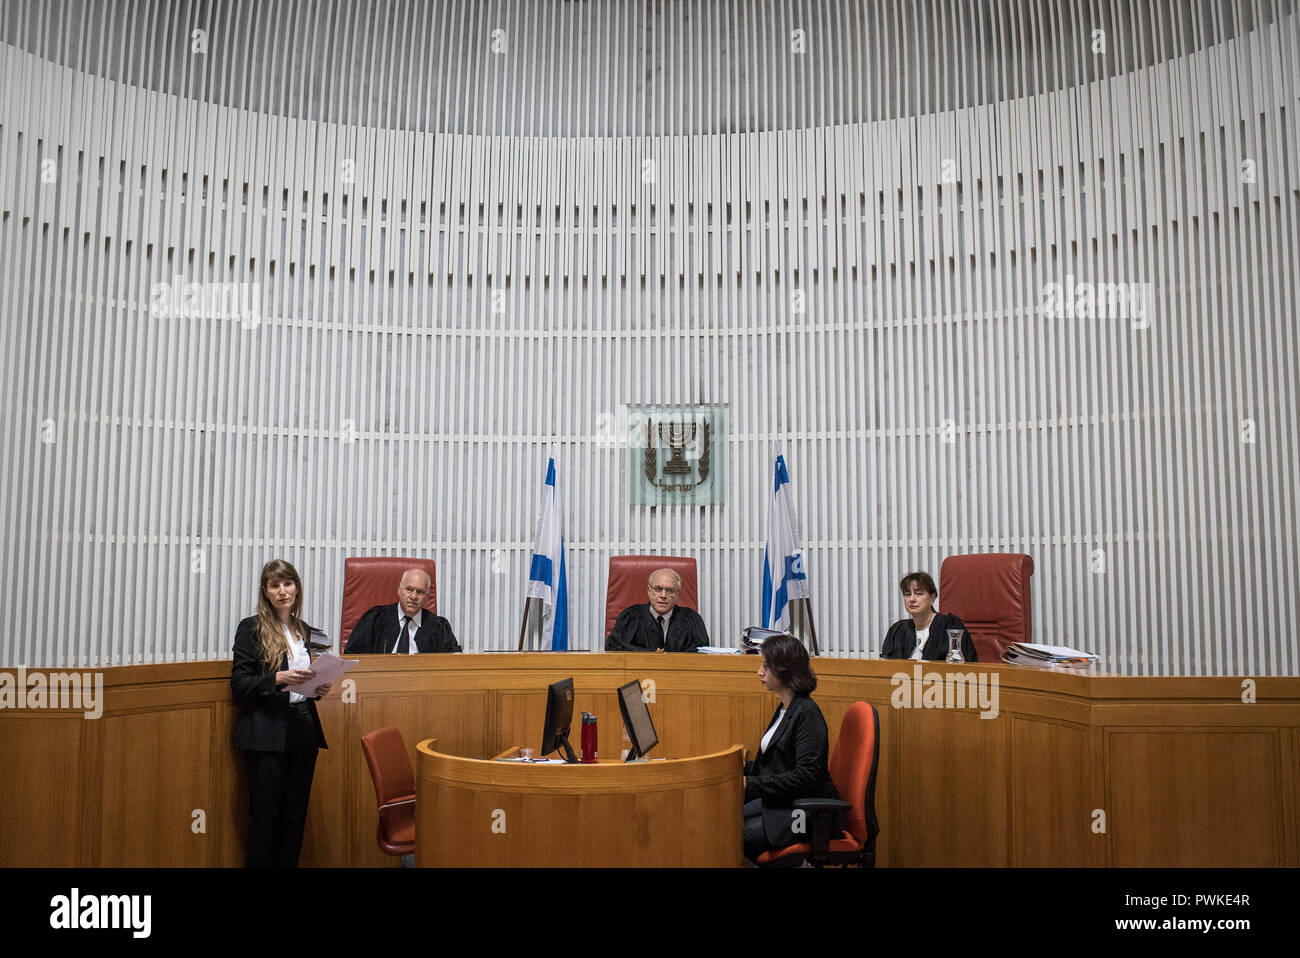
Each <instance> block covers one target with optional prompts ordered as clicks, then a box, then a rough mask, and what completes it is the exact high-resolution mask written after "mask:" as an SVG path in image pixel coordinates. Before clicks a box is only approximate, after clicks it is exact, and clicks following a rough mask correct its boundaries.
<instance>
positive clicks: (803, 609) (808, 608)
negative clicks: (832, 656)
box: [790, 599, 821, 655]
mask: <svg viewBox="0 0 1300 958" xmlns="http://www.w3.org/2000/svg"><path fill="white" fill-rule="evenodd" d="M795 603H798V605H795ZM790 604H791V605H792V606H794V608H797V609H798V610H799V619H800V624H801V625H802V624H803V619H804V616H807V622H808V630H807V631H808V640H809V642H808V651H810V652H811V653H812V654H813V655H821V652H820V650H819V649H818V648H817V626H816V624H815V623H814V622H813V611H812V599H791V600H790ZM794 608H792V609H791V610H790V611H791V613H793V612H794ZM791 618H792V619H793V615H792V616H791ZM792 624H793V623H792Z"/></svg>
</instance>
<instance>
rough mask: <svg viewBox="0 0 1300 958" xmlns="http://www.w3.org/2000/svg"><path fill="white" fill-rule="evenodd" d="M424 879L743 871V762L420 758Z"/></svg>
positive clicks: (718, 758) (721, 757)
mask: <svg viewBox="0 0 1300 958" xmlns="http://www.w3.org/2000/svg"><path fill="white" fill-rule="evenodd" d="M417 761H418V764H417V776H418V779H417V789H418V797H417V800H416V864H417V865H420V866H422V867H428V866H437V867H452V868H457V867H459V868H463V867H467V866H486V867H493V866H495V867H502V866H506V867H521V866H522V867H533V868H536V867H577V866H596V867H605V868H613V867H642V868H648V867H690V866H704V867H709V866H713V867H717V866H720V865H739V864H740V863H741V840H740V839H741V836H740V808H741V804H742V800H743V791H742V788H741V779H740V771H741V756H740V751H739V749H738V748H735V747H733V748H731V749H729V750H727V751H723V752H719V753H715V754H712V755H705V756H699V757H696V758H687V759H671V760H668V761H662V762H659V761H654V762H637V763H634V764H623V763H619V762H613V761H605V762H601V763H599V764H593V765H567V766H562V767H556V766H540V765H520V764H515V763H510V762H492V761H478V760H474V759H465V758H460V757H456V756H448V755H442V754H440V753H437V752H433V751H429V750H428V749H427V748H423V747H422V748H421V751H420V755H419V758H418V760H417Z"/></svg>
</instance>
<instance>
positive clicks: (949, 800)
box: [0, 653, 1300, 867]
mask: <svg viewBox="0 0 1300 958" xmlns="http://www.w3.org/2000/svg"><path fill="white" fill-rule="evenodd" d="M363 660H364V661H363V663H362V664H361V665H360V666H359V667H358V668H357V669H356V670H354V671H353V672H352V673H350V676H349V677H350V678H352V679H354V680H355V688H354V693H355V694H354V698H353V700H352V701H348V702H345V701H343V700H342V699H341V698H340V693H339V690H338V689H336V690H335V691H334V692H332V693H331V695H330V696H329V698H328V699H327V700H326V701H325V702H323V703H321V707H320V713H321V719H322V721H323V723H324V726H325V736H326V738H327V739H328V741H329V743H330V748H329V750H328V751H324V752H322V753H321V755H320V761H319V763H318V764H317V767H316V779H315V784H314V786H313V788H312V799H311V814H310V819H309V821H308V827H307V836H306V840H305V843H304V849H303V864H305V865H353V866H371V865H375V866H390V867H391V866H393V865H394V864H395V861H394V860H393V859H389V858H387V857H386V856H384V855H383V854H381V853H380V852H379V850H378V848H377V847H376V845H375V808H374V792H373V791H372V788H371V784H370V778H369V775H368V773H367V771H366V765H365V760H364V758H363V757H362V754H361V746H360V741H359V739H360V736H361V734H362V733H363V732H366V731H369V730H371V729H375V728H379V727H381V726H384V725H395V726H397V727H398V728H399V729H401V731H402V734H403V736H405V738H406V744H407V748H408V749H409V750H410V752H411V755H412V764H413V765H414V764H415V748H416V744H417V743H418V742H420V741H421V740H423V739H427V738H430V737H435V738H436V739H437V748H438V750H439V751H440V752H443V753H446V754H448V755H453V756H464V757H469V758H490V757H491V756H493V755H496V754H497V753H499V752H500V751H502V750H503V749H506V748H509V747H510V746H513V745H519V744H528V745H532V746H533V747H536V746H537V745H540V740H541V733H542V728H541V726H542V717H543V713H544V710H545V689H546V686H547V684H549V683H550V682H553V681H555V680H557V679H560V678H564V677H567V676H572V677H573V681H574V686H575V689H576V692H577V696H576V701H575V703H574V706H575V716H576V715H577V713H578V712H579V711H582V710H585V711H588V712H594V713H595V714H596V715H597V716H598V717H599V720H600V744H601V752H602V755H603V756H605V757H606V758H609V757H617V755H618V750H619V747H620V745H621V739H622V724H621V722H620V719H619V710H618V704H617V701H616V699H615V689H616V688H618V686H619V685H622V684H623V683H625V682H627V681H629V680H631V679H647V680H650V681H651V682H652V683H653V686H649V687H648V689H650V690H652V694H653V701H652V702H651V703H650V709H651V714H652V715H653V717H654V721H655V724H656V726H657V728H658V730H659V735H660V739H661V744H660V746H659V748H658V749H656V750H655V752H654V754H655V755H657V756H666V757H672V758H687V757H693V756H704V755H708V754H710V753H715V752H720V751H724V750H726V749H728V748H729V747H730V746H732V745H733V744H743V745H744V746H745V747H746V748H748V749H749V750H750V751H751V752H752V751H753V750H754V749H755V748H756V747H757V745H758V739H759V736H760V734H761V733H762V731H763V729H764V727H765V726H766V723H767V720H768V719H769V717H770V716H771V713H772V709H773V707H774V705H775V701H776V700H775V697H774V696H772V695H770V694H769V693H767V692H765V691H763V689H762V688H761V687H760V686H759V684H758V679H757V677H756V676H755V674H754V673H755V670H756V669H757V666H758V662H757V659H756V658H755V657H754V656H706V655H652V654H640V655H638V654H628V653H618V654H613V653H604V654H587V653H565V654H546V653H520V654H484V655H421V656H409V657H398V656H373V657H370V656H366V657H363ZM814 667H815V669H816V671H817V675H818V678H819V679H820V683H821V684H820V686H819V687H818V689H817V692H816V696H815V698H816V700H817V702H818V703H819V704H820V705H821V708H822V711H823V712H824V713H825V714H826V719H827V722H828V724H829V725H830V728H831V740H832V745H833V743H834V739H835V735H836V733H837V732H838V729H839V723H840V719H841V717H842V716H843V714H844V710H845V709H846V708H847V706H848V705H849V704H850V703H851V702H854V701H857V700H859V699H863V700H866V701H868V702H872V703H873V704H875V706H876V708H877V709H878V710H879V712H880V741H881V747H880V777H879V784H878V788H877V792H876V807H877V810H878V813H879V816H880V824H881V835H880V844H879V864H880V865H881V866H889V865H976V866H979V865H1032V866H1037V865H1115V866H1145V865H1216V866H1233V865H1279V866H1281V865H1289V866H1296V865H1300V841H1298V839H1297V814H1296V813H1297V805H1298V804H1300V802H1298V801H1297V798H1298V793H1300V678H1260V679H1256V680H1254V683H1253V685H1254V688H1253V690H1251V689H1246V690H1245V691H1246V692H1247V693H1248V694H1246V695H1244V696H1243V691H1244V690H1243V679H1241V678H1227V677H1224V678H1208V677H1207V678H1143V677H1126V676H1121V675H1100V674H1097V675H1093V674H1087V673H1084V674H1072V673H1051V672H1040V671H1036V670H1031V669H1020V668H1016V667H1013V666H1006V665H969V666H946V665H944V664H942V663H925V664H924V669H923V673H922V678H923V684H922V686H921V687H920V688H915V689H914V688H913V684H912V683H913V668H914V663H911V662H893V661H888V662H887V661H881V660H867V659H829V658H821V659H815V660H814ZM8 671H10V672H11V673H12V672H13V671H14V670H13V669H9V670H8ZM32 671H35V670H32ZM948 672H959V673H962V674H966V675H973V676H974V677H975V678H976V679H980V678H981V676H982V677H983V681H984V682H985V685H984V689H985V691H986V693H988V692H990V691H991V689H992V684H991V683H992V680H993V677H994V676H996V678H997V706H998V715H997V717H996V718H991V719H984V718H981V717H980V711H979V708H978V705H979V703H978V702H976V703H975V704H976V707H975V708H971V707H967V708H960V709H959V708H927V707H925V705H926V697H925V694H924V693H925V692H926V689H927V686H926V685H925V684H924V683H925V679H926V677H929V676H933V675H934V674H936V673H937V674H939V675H944V674H946V673H948ZM899 673H902V674H903V675H905V676H907V678H908V684H907V685H906V686H904V685H903V684H901V683H900V682H898V681H897V680H895V679H894V678H893V677H894V676H896V675H897V674H899ZM29 674H30V673H29ZM103 676H104V684H105V701H104V703H103V704H104V714H103V716H102V717H101V718H99V719H96V720H87V719H85V718H83V717H82V715H81V713H80V712H79V711H76V712H74V711H67V712H60V711H51V710H21V709H18V710H16V709H9V708H6V709H3V710H0V822H3V823H4V825H3V828H2V829H0V865H3V866H13V865H87V866H94V865H103V866H110V865H168V866H171V865H238V864H241V863H242V841H243V836H244V822H245V817H246V806H247V797H246V794H247V793H246V788H245V783H244V780H243V772H242V765H241V763H240V761H239V756H238V753H237V752H235V751H234V750H233V749H232V748H231V745H230V741H231V735H232V731H233V729H234V723H235V719H236V714H237V707H236V706H235V705H234V703H233V702H232V701H231V696H230V681H229V679H230V663H229V662H198V663H182V664H174V665H143V666H131V667H125V668H114V669H106V670H103ZM904 687H906V688H907V690H908V694H909V696H911V695H912V693H913V691H915V692H916V693H919V694H916V695H915V696H913V697H914V698H915V699H916V700H917V701H914V702H913V703H912V705H913V706H920V707H909V708H893V707H891V696H893V697H901V696H902V694H903V693H902V689H903V688H904ZM929 689H930V699H929V701H930V702H931V703H933V701H934V695H935V693H934V690H933V682H931V683H930V685H929ZM954 691H955V687H954ZM963 691H964V689H963ZM1243 697H1244V698H1246V699H1250V698H1252V697H1253V699H1254V701H1243ZM574 738H575V745H576V744H577V726H576V723H575V728H574Z"/></svg>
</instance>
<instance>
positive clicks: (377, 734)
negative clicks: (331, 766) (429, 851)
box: [361, 728, 415, 856]
mask: <svg viewBox="0 0 1300 958" xmlns="http://www.w3.org/2000/svg"><path fill="white" fill-rule="evenodd" d="M361 750H362V751H363V752H365V755H366V765H368V766H369V767H370V780H371V781H372V782H374V785H375V802H376V804H377V805H378V808H379V824H378V826H377V827H376V829H375V839H376V840H377V841H378V842H379V849H380V851H382V852H383V853H384V854H385V855H393V856H400V855H413V854H415V775H414V773H413V772H412V771H411V758H410V756H409V755H407V754H406V743H405V742H404V741H403V740H402V733H401V732H399V731H398V730H397V729H395V728H381V729H376V730H375V731H373V732H368V733H366V734H365V735H363V736H361Z"/></svg>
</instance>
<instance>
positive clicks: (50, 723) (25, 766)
mask: <svg viewBox="0 0 1300 958" xmlns="http://www.w3.org/2000/svg"><path fill="white" fill-rule="evenodd" d="M83 728H85V724H84V721H83V719H82V718H81V715H80V713H76V714H62V715H57V716H50V715H41V716H38V715H34V714H29V715H19V714H15V713H8V714H6V715H5V718H4V721H0V823H3V824H2V825H0V865H6V866H9V865H22V866H28V867H69V866H72V865H77V864H79V863H80V862H81V861H82V859H81V858H80V857H79V853H80V851H81V849H80V848H79V844H80V838H81V829H80V828H79V821H80V819H79V816H78V804H79V798H80V796H79V795H78V790H77V783H78V782H79V780H80V771H81V769H80V756H81V733H82V729H83Z"/></svg>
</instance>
